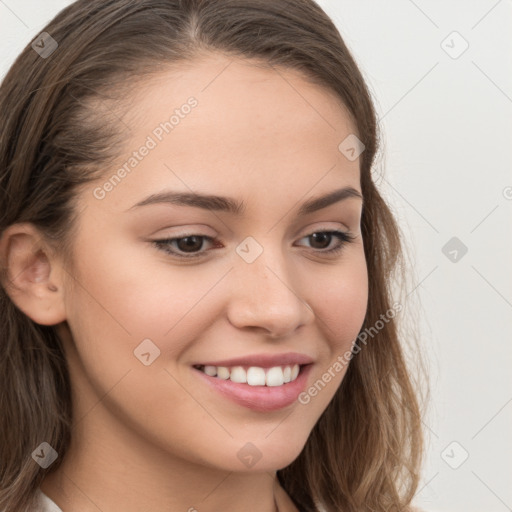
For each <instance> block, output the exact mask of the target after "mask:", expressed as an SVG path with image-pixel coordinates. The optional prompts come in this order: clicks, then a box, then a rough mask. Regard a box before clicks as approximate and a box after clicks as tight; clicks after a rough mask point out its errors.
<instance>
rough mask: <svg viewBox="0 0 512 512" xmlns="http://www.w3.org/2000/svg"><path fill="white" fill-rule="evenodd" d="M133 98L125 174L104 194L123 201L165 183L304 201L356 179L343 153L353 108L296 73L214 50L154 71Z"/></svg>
mask: <svg viewBox="0 0 512 512" xmlns="http://www.w3.org/2000/svg"><path fill="white" fill-rule="evenodd" d="M128 104H129V108H128V110H127V112H126V114H125V116H124V119H123V123H124V124H125V126H127V127H128V137H127V138H126V141H125V147H124V151H123V152H122V155H121V156H120V159H119V160H118V161H117V162H116V166H115V167H113V168H112V169H111V174H112V173H115V172H116V170H117V169H119V167H120V166H121V165H124V168H125V171H127V172H124V173H122V174H124V175H125V177H123V179H122V182H120V183H119V184H116V186H115V187H114V188H115V190H113V191H112V192H110V193H109V198H108V199H109V201H108V202H112V201H115V203H116V204H117V203H118V204H119V205H120V206H122V207H128V206H131V204H133V203H134V202H136V201H137V200H140V198H141V196H142V195H144V194H149V193H155V192H158V190H159V189H162V188H163V187H164V186H165V187H166V188H172V189H175V190H180V191H184V192H190V191H191V190H195V191H203V192H208V193H212V194H220V193H222V195H233V196H236V195H239V194H238V193H237V191H241V190H242V191H245V192H247V191H250V192H251V196H252V195H258V194H260V195H266V196H268V198H269V199H270V198H271V196H272V194H271V192H280V193H281V195H282V193H283V192H286V194H287V196H290V197H295V198H296V199H299V198H300V197H301V196H303V195H304V194H307V192H308V190H311V191H312V194H314V193H315V192H316V193H321V192H323V191H325V190H330V189H333V188H339V185H340V184H341V185H351V186H354V187H356V188H357V186H358V184H359V161H358V160H355V161H349V160H347V158H345V157H344V156H343V154H342V153H341V152H340V151H339V149H338V146H339V144H340V143H341V142H342V141H343V140H344V139H345V138H346V137H347V136H348V135H350V134H353V133H355V126H354V123H353V121H352V119H351V116H350V114H349V113H348V110H347V109H346V107H345V106H344V105H343V104H342V102H341V100H340V99H339V98H338V96H337V95H336V94H335V93H334V92H332V91H330V90H329V89H327V88H325V87H322V86H319V85H317V84H313V83H311V82H310V81H308V80H307V79H305V78H304V77H303V76H301V74H300V73H299V72H298V71H296V70H291V69H283V68H277V67H269V66H268V65H266V64H264V63H260V62H257V61H248V60H243V59H239V58H231V57H226V56H223V55H217V54H214V55H211V56H208V57H203V58H201V59H199V60H197V61H194V62H186V63H183V65H181V66H180V65H173V67H172V69H168V70H165V71H162V72H160V73H158V74H157V75H154V76H152V77H151V78H149V79H147V80H146V81H144V82H142V83H140V84H139V85H138V87H137V88H136V90H135V92H134V93H133V94H132V95H131V97H130V99H129V102H128ZM144 146H146V147H150V149H149V150H145V151H144V153H145V155H144V156H143V157H142V158H140V157H138V158H137V161H132V162H131V164H133V165H130V164H129V165H126V164H127V163H128V162H129V161H130V160H134V159H135V157H134V156H133V153H134V152H136V151H137V150H138V149H140V148H143V147H144ZM105 178H106V179H108V178H109V175H108V173H107V174H106V175H105ZM316 184H318V187H319V188H317V189H316V190H313V188H314V187H315V186H316ZM230 191H231V193H229V192H230ZM245 192H244V195H246V194H245ZM314 195H316V194H314ZM261 198H262V197H260V199H261ZM128 203H131V204H128Z"/></svg>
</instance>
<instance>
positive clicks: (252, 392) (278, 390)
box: [193, 364, 312, 412]
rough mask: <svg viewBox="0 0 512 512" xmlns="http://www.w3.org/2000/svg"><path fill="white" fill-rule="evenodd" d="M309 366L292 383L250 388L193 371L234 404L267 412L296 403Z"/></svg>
mask: <svg viewBox="0 0 512 512" xmlns="http://www.w3.org/2000/svg"><path fill="white" fill-rule="evenodd" d="M311 366H312V365H311V364H308V365H305V366H303V367H301V370H300V373H299V375H298V377H297V378H296V379H295V380H294V381H293V382H288V383H286V384H283V385H282V386H250V385H249V384H242V383H239V382H232V381H231V380H229V379H228V380H224V379H219V378H218V377H210V376H209V375H206V373H203V372H202V371H201V370H198V369H197V368H193V370H194V371H195V372H196V373H198V374H199V377H200V378H203V379H204V380H205V381H206V383H207V384H208V385H210V386H212V388H213V389H215V390H217V391H218V392H219V393H221V394H222V395H224V396H225V397H227V398H230V399H231V400H233V401H234V402H236V403H237V404H239V405H242V406H244V407H247V408H248V409H252V410H253V411H259V412H269V411H277V410H279V409H283V408H284V407H287V406H289V405H291V404H293V403H294V402H295V401H297V399H298V397H299V395H300V393H301V392H302V391H304V388H305V387H306V382H307V377H308V374H309V372H310V370H311Z"/></svg>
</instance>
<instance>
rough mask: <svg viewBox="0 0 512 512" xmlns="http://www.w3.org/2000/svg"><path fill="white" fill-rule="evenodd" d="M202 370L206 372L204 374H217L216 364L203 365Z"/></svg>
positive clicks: (213, 375) (211, 375)
mask: <svg viewBox="0 0 512 512" xmlns="http://www.w3.org/2000/svg"><path fill="white" fill-rule="evenodd" d="M203 371H204V373H206V375H209V376H210V377H215V375H217V367H216V366H205V367H204V370H203Z"/></svg>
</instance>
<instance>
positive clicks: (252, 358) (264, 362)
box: [194, 352, 314, 368]
mask: <svg viewBox="0 0 512 512" xmlns="http://www.w3.org/2000/svg"><path fill="white" fill-rule="evenodd" d="M313 362H314V360H313V359H312V358H311V357H309V356H307V355H305V354H300V353H298V352H286V353H284V354H251V355H247V356H240V357H235V358H233V359H223V360H221V361H207V362H204V361H202V362H200V363H196V365H194V366H197V365H201V366H228V367H231V366H259V367H262V368H272V367H273V366H284V365H288V364H298V365H303V364H310V363H313Z"/></svg>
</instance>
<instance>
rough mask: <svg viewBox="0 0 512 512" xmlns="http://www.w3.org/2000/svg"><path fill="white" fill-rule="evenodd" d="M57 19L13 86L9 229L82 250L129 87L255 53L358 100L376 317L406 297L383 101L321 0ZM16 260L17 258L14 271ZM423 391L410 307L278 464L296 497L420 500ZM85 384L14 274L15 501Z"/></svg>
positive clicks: (103, 9) (8, 430)
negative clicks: (90, 201) (171, 70)
mask: <svg viewBox="0 0 512 512" xmlns="http://www.w3.org/2000/svg"><path fill="white" fill-rule="evenodd" d="M43 30H44V32H47V33H48V34H50V36H51V37H52V38H53V39H54V40H55V41H56V42H57V43H58V47H57V49H55V51H54V52H53V53H52V54H51V55H47V56H46V57H45V58H42V56H40V55H38V53H37V52H36V51H35V49H34V48H33V47H31V45H30V44H29V45H27V47H26V48H25V49H24V50H23V52H22V53H21V54H20V55H19V57H18V58H17V60H16V61H15V62H14V64H13V65H12V67H11V68H10V70H9V72H8V73H7V75H6V77H5V79H4V80H3V82H2V85H1V87H0V126H2V131H1V134H0V234H1V233H3V231H4V230H5V229H6V228H7V227H8V226H9V225H11V224H14V223H19V222H30V223H32V224H34V225H35V226H36V227H37V228H39V229H40V230H41V233H43V235H44V237H45V239H46V240H47V242H48V244H49V245H50V246H51V247H54V248H55V250H56V251H60V253H61V254H62V255H64V261H68V260H69V257H68V256H69V254H70V251H69V248H70V247H71V244H72V240H73V233H74V231H73V229H74V228H75V227H76V219H77V218H78V216H79V212H78V210H77V207H76V204H75V202H74V199H75V198H76V197H77V193H78V191H79V189H80V185H81V184H85V183H88V182H90V181H91V180H96V179H99V178H101V176H102V174H103V173H104V171H105V168H107V167H108V164H109V163H112V162H113V161H115V158H116V157H118V156H119V147H120V145H121V140H122V136H121V133H120V131H121V129H120V126H122V123H120V122H119V121H118V119H117V118H116V116H115V113H116V112H117V110H116V108H117V109H119V110H118V111H119V112H122V107H123V105H124V104H123V100H124V99H125V98H127V97H128V96H129V94H127V93H128V92H129V90H130V87H132V86H135V84H136V83H137V80H139V79H140V80H143V79H144V78H146V77H147V76H148V75H151V74H156V73H158V70H159V69H163V68H164V67H168V66H169V65H174V64H177V65H179V64H180V63H185V62H187V61H189V62H192V61H193V59H194V57H196V56H198V55H201V54H202V53H204V52H209V51H213V52H221V53H224V54H226V55H228V56H229V55H230V56H233V57H234V56H236V57H242V58H248V59H249V58H253V59H257V60H259V61H263V62H265V63H267V64H270V65H272V66H282V67H284V68H291V69H295V70H299V71H301V72H302V73H303V74H304V76H305V77H307V78H308V79H309V80H312V81H313V82H314V83H316V84H319V85H321V86H323V87H326V88H328V89H329V90H330V91H334V92H335V93H336V94H337V95H338V97H339V98H340V100H341V101H342V102H343V103H344V104H345V106H346V107H347V108H348V110H349V112H350V114H351V116H353V120H354V123H355V125H356V127H357V136H358V138H359V139H360V140H361V141H362V142H363V143H364V146H365V150H364V152H363V153H362V154H361V156H360V171H361V188H362V192H363V197H364V206H363V215H362V221H361V227H362V234H363V240H364V248H365V255H366V261H367V268H368V276H369V302H368V308H367V313H366V317H365V320H364V324H363V327H362V329H361V331H365V332H366V330H367V329H371V328H373V329H375V327H374V326H375V325H376V323H377V322H379V319H381V317H382V314H383V313H385V312H387V311H390V310H391V309H392V304H393V299H392V297H391V286H392V285H391V282H392V279H393V278H394V277H397V274H398V273H397V271H396V269H397V267H400V265H399V263H400V260H401V255H402V252H401V251H402V249H401V242H400V231H399V229H398V227H397V224H396V222H395V220H394V217H393V214H392V212H391V211H390V209H389V207H388V206H387V205H386V203H385V201H384V200H383V198H382V197H381V195H380V194H379V192H378V190H377V188H376V186H375V183H374V181H373V178H372V166H373V165H374V163H375V162H374V160H375V155H376V153H377V151H378V148H379V134H378V130H377V128H378V124H377V119H376V113H375V111H374V106H373V103H372V100H371V95H370V93H369V90H368V88H367V86H366V84H365V81H364V79H363V76H362V74H361V72H360V70H359V69H358V67H357V65H356V63H355V62H354V59H353V57H352V55H351V53H350V51H349V50H348V49H347V47H346V45H345V43H344V41H343V40H342V38H341V36H340V34H339V32H338V30H337V29H336V27H335V25H334V24H333V23H332V21H331V20H330V19H329V17H328V16H327V15H326V14H325V13H324V12H323V11H322V9H321V8H320V7H319V6H318V5H317V4H316V3H314V2H313V0H279V1H276V0H79V1H77V2H75V3H73V4H72V5H70V6H69V7H67V8H65V9H64V10H63V11H62V12H60V13H59V14H58V15H57V16H56V17H55V18H54V19H53V20H52V21H51V22H50V23H49V24H48V25H47V26H46V27H45V28H44V29H43ZM109 116H111V117H110V119H109ZM340 142H341V141H340ZM6 275H7V273H6V269H2V275H1V278H2V284H3V285H4V286H5V283H6ZM381 323H383V322H382V321H381ZM416 393H417V392H416V390H415V389H414V387H413V383H412V379H411V377H410V375H409V373H408V371H407V367H406V360H405V357H404V354H403V349H402V347H401V345H400V342H399V329H398V324H397V319H396V318H388V319H387V321H386V322H385V323H383V326H382V328H380V329H379V330H378V333H375V334H374V335H372V336H371V339H370V340H369V341H368V342H367V343H366V344H365V346H364V347H362V348H361V350H360V351H359V353H358V354H357V355H354V357H353V359H352V360H351V362H350V365H349V367H348V370H347V373H346V375H345V377H344V380H343V381H342V384H341V386H340V388H339V389H338V390H337V392H336V394H335V396H334V397H333V399H332V401H331V402H330V404H329V405H328V407H327V409H326V410H325V411H324V413H323V414H322V416H321V417H320V419H319V420H318V422H317V424H316V425H315V427H314V429H313V430H312V432H311V434H310V436H309V439H308V441H307V442H306V445H305V447H304V449H303V451H302V452H301V453H300V455H299V456H298V457H297V459H296V460H294V461H293V462H292V463H291V464H290V465H289V466H287V467H286V468H284V469H281V470H279V471H278V472H277V475H278V478H279V480H280V482H281V485H282V486H283V487H284V489H285V490H286V491H287V492H288V494H289V495H290V496H291V497H292V499H293V500H294V501H295V503H296V504H297V505H298V506H299V507H300V508H301V509H303V510H305V511H315V510H317V508H316V504H317V503H318V502H320V503H321V504H322V506H323V507H324V509H325V510H326V511H328V512H338V511H340V510H343V511H345V512H355V511H360V510H363V509H364V510H373V511H398V510H406V509H407V507H408V506H409V504H410V502H411V500H412V497H413V496H414V493H415V490H416V488H417V485H418V480H419V468H420V464H421V456H422V446H423V440H422V433H421V428H420V427H421V419H420V409H419V405H418V395H417V394H416ZM70 396H71V395H70V380H69V374H68V367H67V363H66V359H65V357H64V351H63V347H62V344H61V341H60V339H59V336H58V335H57V332H56V330H55V326H44V325H39V324H37V323H35V322H33V321H32V320H31V319H30V318H28V317H27V316H26V315H24V314H23V313H22V312H21V311H20V310H19V309H18V308H17V307H16V306H15V305H14V303H13V302H12V300H11V299H10V297H9V296H8V294H7V293H6V290H5V289H4V287H0V408H1V414H0V442H1V444H0V510H6V511H11V510H24V509H25V508H26V507H27V506H33V505H34V497H35V490H36V488H37V487H38V486H39V484H40V483H41V481H42V480H43V478H44V475H45V471H46V470H43V469H41V468H40V467H39V466H38V465H37V464H36V463H35V462H34V461H33V460H32V457H31V453H32V452H33V450H34V449H35V448H36V447H37V446H38V445H39V444H40V443H41V442H42V441H46V442H48V443H49V444H50V445H51V446H52V447H53V448H54V449H55V450H56V451H57V452H58V454H59V457H58V459H57V460H56V461H55V463H54V464H52V465H51V466H50V468H49V469H48V471H53V470H55V469H57V468H58V466H59V464H60V462H61V461H62V459H63V457H64V455H65V453H66V450H67V449H68V447H69V443H70V438H71V428H72V422H71V418H72V403H71V398H70Z"/></svg>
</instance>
